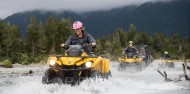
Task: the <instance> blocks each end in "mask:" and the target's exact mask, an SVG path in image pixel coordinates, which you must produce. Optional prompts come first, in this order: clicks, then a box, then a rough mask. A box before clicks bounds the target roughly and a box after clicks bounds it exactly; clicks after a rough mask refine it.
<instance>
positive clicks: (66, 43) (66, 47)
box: [61, 35, 72, 49]
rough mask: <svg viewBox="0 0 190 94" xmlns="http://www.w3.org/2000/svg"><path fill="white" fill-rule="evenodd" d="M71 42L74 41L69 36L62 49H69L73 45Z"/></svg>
mask: <svg viewBox="0 0 190 94" xmlns="http://www.w3.org/2000/svg"><path fill="white" fill-rule="evenodd" d="M71 40H72V35H71V36H69V38H68V39H67V40H66V42H65V44H64V43H63V44H61V47H64V48H65V49H68V48H69V45H70V44H71Z"/></svg>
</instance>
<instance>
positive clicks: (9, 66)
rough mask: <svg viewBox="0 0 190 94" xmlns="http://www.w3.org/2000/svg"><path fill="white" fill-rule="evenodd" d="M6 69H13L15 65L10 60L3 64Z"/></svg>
mask: <svg viewBox="0 0 190 94" xmlns="http://www.w3.org/2000/svg"><path fill="white" fill-rule="evenodd" d="M2 65H3V66H4V67H5V68H12V67H13V65H12V63H11V61H10V60H4V61H3V64H2Z"/></svg>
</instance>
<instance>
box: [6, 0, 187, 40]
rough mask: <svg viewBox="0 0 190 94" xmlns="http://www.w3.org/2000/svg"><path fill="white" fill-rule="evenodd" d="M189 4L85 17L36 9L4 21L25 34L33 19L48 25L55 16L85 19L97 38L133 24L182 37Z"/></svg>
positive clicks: (184, 0)
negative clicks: (34, 17) (50, 18)
mask: <svg viewBox="0 0 190 94" xmlns="http://www.w3.org/2000/svg"><path fill="white" fill-rule="evenodd" d="M189 5H190V1H189V0H176V1H172V2H154V3H153V2H147V3H144V4H142V5H140V6H126V7H121V8H115V9H112V10H108V11H93V12H86V13H81V14H77V13H74V12H71V11H63V12H59V13H58V12H52V11H40V10H35V11H29V12H23V13H16V14H13V15H11V16H9V17H7V18H6V19H4V21H5V22H7V21H9V22H10V23H11V24H16V25H19V26H20V27H21V31H22V34H23V35H26V27H27V24H28V23H29V20H30V19H29V18H30V16H36V17H37V19H38V20H41V21H43V22H45V21H46V20H47V18H48V16H49V15H53V16H55V17H57V18H58V19H60V18H62V17H64V18H71V19H72V21H75V20H81V21H82V22H84V24H85V26H86V30H87V31H88V32H90V33H91V34H93V35H94V36H95V37H98V36H102V35H107V34H111V33H112V32H113V31H114V29H116V28H118V27H120V28H123V29H125V30H126V29H127V28H128V27H129V25H130V24H135V25H136V26H137V30H138V31H145V32H148V33H149V34H153V33H154V32H164V33H165V34H167V35H172V34H173V33H178V34H180V36H188V35H189V31H190V29H189V24H190V23H189V21H190V18H189V17H190V14H189V12H190V7H189Z"/></svg>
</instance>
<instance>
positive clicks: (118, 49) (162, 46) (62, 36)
mask: <svg viewBox="0 0 190 94" xmlns="http://www.w3.org/2000/svg"><path fill="white" fill-rule="evenodd" d="M71 26H72V20H71V19H69V18H61V19H57V18H56V17H54V16H49V17H48V19H47V21H46V22H45V23H44V22H42V21H39V20H37V18H36V17H35V16H31V17H30V23H29V24H28V25H27V31H26V32H27V35H26V36H21V31H20V29H21V28H20V27H19V26H17V25H10V23H9V22H6V23H5V22H3V20H1V19H0V62H5V61H6V62H7V61H9V62H11V64H14V63H19V64H26V65H27V64H31V63H39V62H41V61H46V60H47V58H48V56H50V55H55V54H63V53H64V49H63V48H61V47H60V44H61V43H64V42H65V41H66V39H67V38H68V37H69V36H70V35H71V34H74V31H73V30H72V27H71ZM137 28H138V26H136V25H135V24H132V23H131V24H130V25H129V26H128V29H127V30H124V29H122V28H120V27H118V28H116V29H115V30H114V31H112V32H113V33H110V34H109V35H102V36H99V37H97V38H96V42H97V46H96V49H95V53H98V52H102V51H104V52H105V53H104V54H105V55H107V56H108V57H109V58H110V59H111V60H117V59H118V57H120V56H122V51H123V49H124V48H125V47H127V46H128V41H133V42H134V45H140V44H143V45H149V46H150V48H151V54H152V56H153V58H154V59H159V58H160V56H161V54H163V52H164V51H168V52H169V54H170V55H171V56H172V58H173V59H180V60H182V57H185V58H186V59H189V58H190V49H189V48H190V38H189V37H183V36H179V35H178V33H173V34H171V36H167V35H165V34H164V33H158V32H155V33H154V34H153V35H149V34H148V33H147V32H146V31H138V30H137ZM85 32H87V33H90V32H88V31H85ZM110 32H111V31H110ZM179 32H180V31H179ZM97 33H101V32H100V31H99V32H97Z"/></svg>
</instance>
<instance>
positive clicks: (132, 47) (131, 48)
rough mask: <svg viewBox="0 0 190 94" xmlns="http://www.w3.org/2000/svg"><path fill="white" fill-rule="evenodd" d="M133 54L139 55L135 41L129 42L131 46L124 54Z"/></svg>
mask: <svg viewBox="0 0 190 94" xmlns="http://www.w3.org/2000/svg"><path fill="white" fill-rule="evenodd" d="M127 53H133V54H134V55H137V54H138V50H137V48H136V47H135V46H133V41H129V46H128V47H127V48H125V49H124V51H123V54H124V55H125V54H127Z"/></svg>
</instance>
